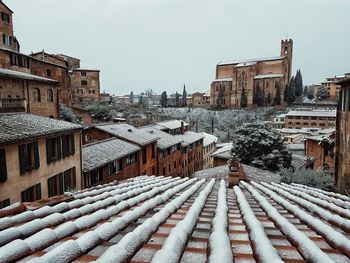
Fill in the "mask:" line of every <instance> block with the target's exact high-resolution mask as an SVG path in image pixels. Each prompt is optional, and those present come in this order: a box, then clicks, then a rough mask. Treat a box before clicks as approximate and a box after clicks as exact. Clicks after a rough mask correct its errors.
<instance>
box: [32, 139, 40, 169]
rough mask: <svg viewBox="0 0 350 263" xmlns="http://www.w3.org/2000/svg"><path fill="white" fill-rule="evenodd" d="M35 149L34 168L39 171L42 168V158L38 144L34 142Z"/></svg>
mask: <svg viewBox="0 0 350 263" xmlns="http://www.w3.org/2000/svg"><path fill="white" fill-rule="evenodd" d="M33 147H34V168H35V169H37V168H39V167H40V156H39V146H38V142H33Z"/></svg>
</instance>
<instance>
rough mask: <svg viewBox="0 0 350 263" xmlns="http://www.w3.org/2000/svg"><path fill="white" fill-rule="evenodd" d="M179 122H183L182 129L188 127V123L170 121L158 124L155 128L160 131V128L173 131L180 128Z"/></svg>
mask: <svg viewBox="0 0 350 263" xmlns="http://www.w3.org/2000/svg"><path fill="white" fill-rule="evenodd" d="M181 122H183V124H184V127H186V126H188V125H189V124H188V123H186V122H184V121H180V120H171V121H163V122H158V123H157V125H156V126H155V127H160V129H162V127H163V128H164V129H169V130H175V129H179V128H181Z"/></svg>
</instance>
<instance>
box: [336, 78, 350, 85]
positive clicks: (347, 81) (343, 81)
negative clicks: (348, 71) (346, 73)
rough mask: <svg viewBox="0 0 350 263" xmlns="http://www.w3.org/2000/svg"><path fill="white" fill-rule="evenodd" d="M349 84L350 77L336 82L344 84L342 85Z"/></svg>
mask: <svg viewBox="0 0 350 263" xmlns="http://www.w3.org/2000/svg"><path fill="white" fill-rule="evenodd" d="M349 82H350V77H347V78H345V79H342V80H340V81H338V82H337V83H336V84H344V83H349Z"/></svg>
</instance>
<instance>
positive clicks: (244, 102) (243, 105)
mask: <svg viewBox="0 0 350 263" xmlns="http://www.w3.org/2000/svg"><path fill="white" fill-rule="evenodd" d="M247 104H248V103H247V95H246V94H245V89H244V88H242V94H241V108H246V107H247Z"/></svg>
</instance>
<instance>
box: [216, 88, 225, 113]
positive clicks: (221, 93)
mask: <svg viewBox="0 0 350 263" xmlns="http://www.w3.org/2000/svg"><path fill="white" fill-rule="evenodd" d="M223 96H224V94H223V92H222V88H221V83H220V86H219V94H218V99H217V101H216V109H218V110H221V108H222V103H223Z"/></svg>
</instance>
